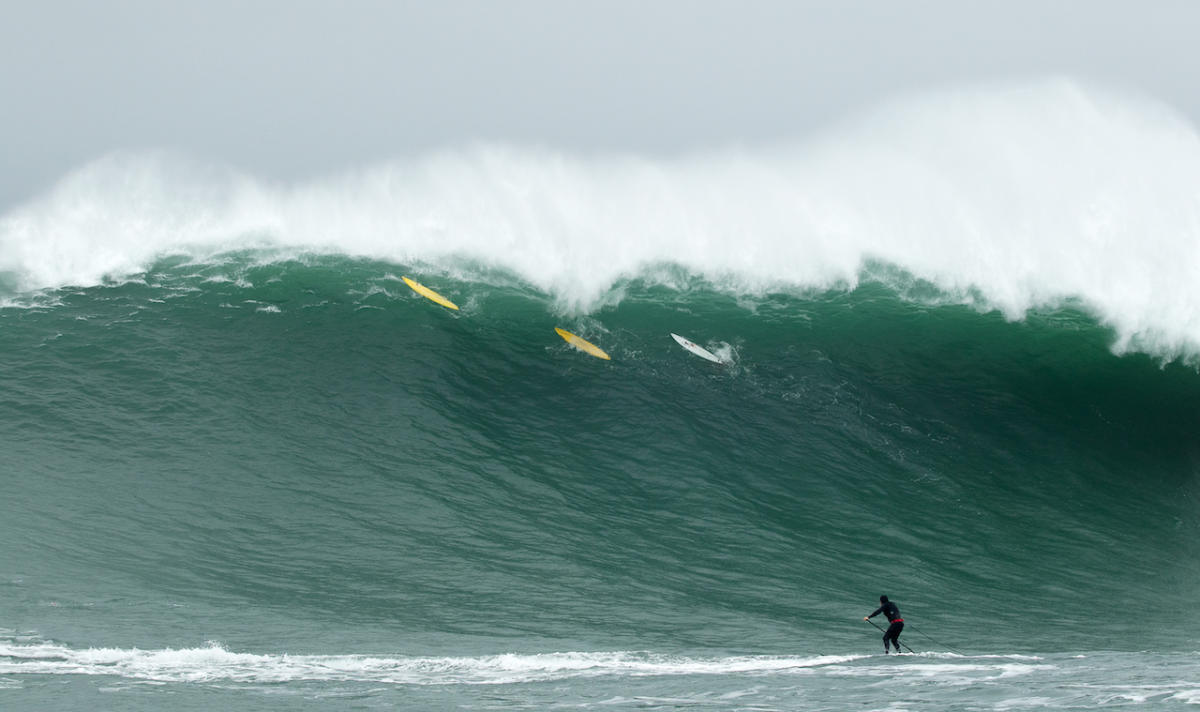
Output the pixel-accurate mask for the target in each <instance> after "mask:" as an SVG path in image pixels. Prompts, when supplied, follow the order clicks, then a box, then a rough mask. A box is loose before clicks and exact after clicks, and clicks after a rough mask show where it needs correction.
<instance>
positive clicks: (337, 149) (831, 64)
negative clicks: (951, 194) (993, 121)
mask: <svg viewBox="0 0 1200 712" xmlns="http://www.w3.org/2000/svg"><path fill="white" fill-rule="evenodd" d="M1198 34H1200V2H1192V1H1190V0H1160V1H1158V2H1154V1H1147V0H1142V1H1138V2H1095V1H1093V2H1085V1H1083V0H1078V1H1075V2H1055V1H1053V0H1038V1H1036V2H1014V1H1012V0H1005V1H1003V2H980V1H974V0H945V1H942V0H927V1H917V0H909V1H903V0H896V1H883V0H879V1H876V2H863V1H861V0H854V1H847V0H837V1H831V2H801V1H799V0H790V1H780V2H776V1H761V2H752V1H751V0H732V1H724V0H721V1H716V0H660V1H658V2H655V1H653V0H636V1H625V0H604V1H603V2H599V1H591V0H587V1H584V0H579V1H576V0H546V1H542V0H526V1H514V0H483V1H480V2H464V1H460V0H453V1H451V0H429V1H427V2H400V1H392V2H366V1H357V2H354V1H339V2H333V1H330V2H312V1H306V0H286V1H283V0H281V1H278V2H276V1H266V0H262V1H254V0H239V1H229V0H204V1H200V0H196V1H195V2H190V3H189V2H169V1H162V0H145V1H143V0H136V1H134V0H128V1H106V0H88V1H85V2H60V1H55V0H8V2H5V3H4V6H3V12H2V13H0V158H2V167H0V210H3V209H5V208H7V207H11V206H12V205H13V204H15V203H19V202H21V201H23V200H26V199H28V198H29V197H30V196H31V195H34V194H36V193H38V192H40V191H42V190H44V189H45V188H46V187H47V186H48V185H49V184H50V183H51V182H52V181H53V180H55V179H57V178H59V177H61V176H62V175H63V174H64V173H65V172H66V171H68V170H69V169H71V168H72V167H75V166H78V165H80V164H81V163H83V162H85V161H88V160H90V159H93V158H96V157H98V156H100V155H102V154H104V153H106V152H108V151H111V150H113V149H137V148H173V149H179V150H182V151H185V152H187V153H190V154H194V155H197V156H200V157H203V158H211V159H216V160H219V161H222V162H227V163H230V164H233V165H235V166H239V167H241V168H244V169H246V170H249V171H251V172H253V173H255V174H258V175H262V176H264V177H267V178H272V179H283V180H292V179H302V178H304V177H308V176H312V175H317V174H320V173H323V172H328V171H331V170H340V169H344V168H347V167H352V166H356V165H364V164H368V163H372V162H376V161H381V160H386V159H389V158H395V157H403V156H407V155H413V154H417V153H422V152H426V151H429V150H432V149H438V148H445V147H453V146H458V145H463V144H467V143H470V142H472V141H475V140H481V139H482V140H495V141H505V142H510V143H517V144H531V143H532V144H539V145H547V146H551V147H556V148H562V149H566V150H570V151H581V152H585V151H593V150H614V149H615V150H621V151H634V152H640V153H651V154H656V153H676V152H680V151H688V150H693V149H699V148H705V147H714V146H723V145H728V144H730V143H762V142H770V141H775V140H779V139H788V138H796V137H800V136H803V135H804V134H805V132H807V131H812V130H813V129H814V128H815V127H819V126H822V125H825V124H828V123H829V122H832V121H836V120H837V119H838V118H839V117H841V116H844V115H846V114H847V113H849V112H852V111H854V110H856V109H858V108H861V107H863V106H865V105H870V104H872V103H874V102H877V101H879V100H881V99H883V98H886V97H889V96H892V95H895V94H898V93H902V92H904V91H908V90H911V89H918V88H926V87H939V86H945V85H947V84H951V85H953V84H960V83H971V82H978V81H986V80H988V79H995V78H1014V77H1015V78H1021V77H1044V76H1046V75H1062V74H1065V75H1071V76H1078V77H1081V78H1085V79H1089V80H1092V81H1100V82H1105V83H1109V84H1113V85H1116V86H1118V87H1123V88H1127V89H1134V90H1137V91H1141V92H1144V93H1146V94H1149V95H1151V96H1154V97H1157V98H1159V99H1162V100H1164V101H1166V102H1167V103H1169V104H1171V105H1173V106H1175V107H1176V108H1177V109H1179V110H1180V111H1182V112H1183V113H1184V114H1185V115H1187V116H1188V117H1189V118H1190V119H1191V120H1192V121H1193V122H1194V123H1200V122H1197V117H1200V90H1198V89H1197V87H1200V50H1198V49H1197V46H1200V45H1198V40H1197V36H1198Z"/></svg>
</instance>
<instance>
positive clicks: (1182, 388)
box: [0, 80, 1200, 711]
mask: <svg viewBox="0 0 1200 712" xmlns="http://www.w3.org/2000/svg"><path fill="white" fill-rule="evenodd" d="M404 276H408V277H411V278H414V279H416V280H418V281H420V282H422V283H423V284H425V285H427V286H429V287H430V288H432V289H435V290H437V291H438V292H439V293H441V294H443V295H444V296H446V297H447V298H449V299H450V300H452V301H454V302H455V303H457V304H458V305H459V306H460V307H461V309H460V310H459V311H451V310H448V309H445V308H443V307H440V306H438V305H436V304H434V303H433V302H431V301H429V300H427V299H424V298H423V297H421V296H419V295H417V294H416V293H415V292H413V291H412V290H411V289H409V288H408V287H407V286H406V285H405V284H404V282H403V281H401V277H404ZM1198 277H1200V137H1198V134H1197V132H1196V130H1195V129H1194V127H1192V126H1190V125H1189V124H1187V122H1185V121H1183V120H1182V119H1179V118H1178V117H1176V116H1175V115H1174V114H1173V113H1172V112H1171V111H1170V110H1169V109H1166V108H1164V107H1161V106H1158V105H1156V104H1154V103H1153V102H1150V101H1147V100H1143V99H1138V98H1131V97H1127V96H1123V95H1119V94H1114V93H1110V92H1107V91H1104V90H1100V89H1096V88H1092V87H1085V86H1081V85H1079V84H1076V83H1073V82H1069V81H1065V80H1055V81H1048V82H1042V83H1033V84H1023V85H1008V86H999V87H989V88H984V89H979V90H974V91H955V92H941V93H934V94H930V95H925V96H919V97H913V98H910V99H907V100H903V101H899V102H897V103H894V104H889V105H886V106H884V107H881V108H880V109H879V110H878V111H876V112H874V113H872V114H869V115H865V116H862V117H858V118H856V119H854V120H850V121H847V122H846V123H845V124H844V125H841V126H837V127H831V128H830V130H829V131H828V133H826V134H822V135H820V136H813V137H806V138H804V139H802V140H798V141H797V142H796V143H795V144H794V145H789V146H780V147H771V148H764V147H746V148H736V149H734V148H730V149H722V150H719V151H713V152H710V153H706V154H695V155H690V156H682V157H673V158H672V157H666V158H664V157H648V156H629V155H627V156H616V155H614V156H573V155H569V154H562V153H557V152H555V151H552V150H550V149H537V148H521V147H503V146H476V147H468V148H464V149H461V150H456V151H447V152H444V153H440V154H436V155H429V156H423V157H414V158H410V159H403V160H401V159H397V160H395V161H391V162H385V163H380V164H378V165H375V166H370V167H365V168H363V169H361V170H353V171H348V172H347V173H345V174H341V175H335V176H326V177H321V178H315V179H312V180H311V181H309V182H305V183H296V184H288V185H281V184H275V183H272V182H270V181H266V180H263V179H259V178H256V177H254V176H252V175H249V174H247V173H245V172H242V171H239V170H237V169H235V168H229V167H214V166H211V165H205V164H202V163H201V162H199V161H197V160H196V159H193V158H187V157H181V156H177V155H172V154H168V153H133V154H128V153H125V154H113V155H111V156H107V157H102V158H100V159H98V160H97V161H96V162H94V163H91V164H88V165H86V166H81V167H80V168H79V170H77V171H75V172H73V173H71V174H70V175H68V176H64V178H63V180H62V181H61V182H60V183H58V184H57V185H55V186H53V187H51V188H49V189H48V190H47V191H46V193H45V194H44V195H43V196H41V197H40V198H38V199H37V200H35V201H32V202H30V203H28V204H23V205H17V206H12V207H10V208H8V209H7V210H6V211H5V212H3V213H0V487H2V490H0V491H2V494H3V499H2V501H3V505H2V508H0V708H3V709H13V710H96V709H104V710H161V709H173V710H185V711H186V710H211V709H229V710H308V709H312V710H325V709H331V710H332V709H337V710H374V709H431V710H439V709H446V710H452V709H472V710H481V709H487V710H518V709H520V710H529V709H534V710H541V709H559V708H562V709H593V710H626V709H629V710H633V709H638V710H643V709H645V710H676V709H712V710H845V709H862V710H892V711H901V710H913V711H916V710H921V711H928V710H934V711H937V710H947V711H948V710H1034V709H1037V710H1042V709H1046V710H1064V709H1068V710H1069V709H1079V710H1082V709H1096V708H1110V707H1111V708H1147V709H1156V710H1157V709H1185V708H1192V707H1194V706H1195V705H1198V704H1200V640H1198V638H1200V623H1198V622H1197V617H1196V612H1195V603H1196V595H1197V592H1198V591H1200V373H1198V371H1197V367H1198V364H1200V279H1198ZM555 327H560V328H564V329H567V330H570V331H572V332H574V333H577V334H579V335H580V336H582V337H584V338H586V339H588V340H589V341H592V342H593V343H595V344H596V345H598V346H600V347H601V348H603V349H604V350H605V351H607V352H608V353H609V354H610V355H611V356H612V360H611V361H602V360H599V359H595V358H592V357H590V356H588V355H587V354H584V353H582V352H580V351H577V350H575V349H573V348H572V347H571V346H570V345H568V344H567V343H565V342H564V341H563V340H562V339H560V338H559V337H558V335H557V334H556V333H555V331H554V329H555ZM671 333H677V334H681V335H683V336H686V337H688V338H690V339H691V340H693V341H695V342H697V343H699V344H700V345H701V346H704V347H705V348H707V349H709V350H710V351H712V352H713V353H715V354H717V355H718V356H720V357H722V358H723V359H724V363H722V364H713V363H710V362H707V361H704V360H702V359H699V358H696V357H695V356H693V355H691V354H689V353H687V352H686V351H684V350H682V349H681V348H679V346H678V345H676V343H675V342H674V341H673V340H672V339H671V337H670V334H671ZM881 594H886V595H888V596H890V597H891V598H892V599H893V600H894V601H896V602H897V603H898V604H899V606H900V609H901V611H902V613H903V615H904V618H905V621H906V624H907V627H906V629H905V632H904V634H903V636H902V638H901V640H902V642H904V643H905V644H906V645H907V646H908V648H909V650H910V652H909V653H908V654H905V655H901V656H884V655H883V650H882V645H881V643H880V632H879V631H878V630H877V629H876V628H875V627H873V626H872V625H871V624H869V623H867V622H864V621H863V620H862V618H863V616H864V615H866V614H867V613H870V612H871V611H873V610H874V609H875V607H876V606H877V605H878V604H877V601H878V597H879V595H881ZM876 620H877V619H876Z"/></svg>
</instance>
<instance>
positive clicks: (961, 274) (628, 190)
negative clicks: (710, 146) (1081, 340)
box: [0, 80, 1200, 357]
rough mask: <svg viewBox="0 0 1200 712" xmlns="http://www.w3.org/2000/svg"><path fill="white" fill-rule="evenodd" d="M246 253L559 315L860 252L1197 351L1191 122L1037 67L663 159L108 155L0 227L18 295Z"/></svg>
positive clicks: (1165, 347) (1147, 344) (795, 285)
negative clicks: (494, 295) (550, 301)
mask: <svg viewBox="0 0 1200 712" xmlns="http://www.w3.org/2000/svg"><path fill="white" fill-rule="evenodd" d="M247 249H252V250H261V251H263V253H264V257H265V258H270V259H279V258H282V257H289V256H294V255H296V254H298V253H302V252H317V253H336V254H346V255H352V256H361V257H364V258H373V259H382V260H387V261H393V262H396V263H400V264H404V265H414V264H423V265H426V266H432V267H436V268H441V269H446V270H451V271H457V272H458V274H459V275H460V276H466V277H470V276H471V275H472V274H475V275H478V274H479V272H478V271H471V270H477V268H479V267H483V268H498V269H501V270H505V271H508V272H511V273H513V274H515V275H517V276H518V277H520V278H521V279H522V280H524V281H526V282H527V283H529V284H530V285H532V286H534V287H536V288H537V289H540V290H543V291H545V292H548V293H551V294H553V295H554V297H555V298H556V300H557V303H558V304H559V306H560V308H561V309H563V310H565V311H575V312H586V311H589V310H592V309H595V308H596V307H598V306H599V305H601V304H602V303H604V300H605V299H606V298H609V295H610V290H611V289H612V287H613V285H614V284H615V283H618V282H619V281H620V280H622V279H623V278H630V277H636V276H647V275H649V276H651V277H652V278H654V279H660V280H663V281H667V282H670V281H671V280H672V279H673V277H671V275H673V274H678V273H677V272H673V271H671V270H660V269H658V267H659V266H661V265H662V264H664V263H672V264H677V265H680V266H682V267H683V268H684V270H685V272H686V273H689V274H691V275H694V276H700V277H703V278H706V279H707V280H709V281H710V282H711V283H713V284H716V285H717V286H718V287H720V288H722V289H726V290H728V291H731V292H734V293H743V294H744V293H761V292H763V291H765V290H771V289H807V288H818V289H819V288H828V287H832V286H839V285H842V286H846V287H853V286H854V285H855V284H856V283H857V281H858V280H859V279H860V278H861V277H862V274H863V269H864V265H868V264H872V263H874V262H882V263H887V264H890V265H894V266H896V267H899V268H901V270H903V271H904V272H906V273H907V274H909V275H912V276H914V277H916V278H919V279H923V280H927V281H929V282H931V283H932V284H934V285H935V286H936V287H937V288H938V289H940V290H941V292H942V294H943V297H944V298H948V299H952V300H965V301H971V302H974V303H976V304H978V305H979V306H980V307H982V308H995V309H1000V310H1002V311H1003V312H1004V313H1005V314H1006V315H1007V316H1008V317H1009V318H1020V317H1021V316H1022V315H1023V314H1025V313H1026V312H1027V311H1028V310H1029V309H1031V308H1036V307H1041V306H1046V305H1051V306H1053V305H1056V304H1058V303H1060V302H1062V301H1063V300H1067V299H1072V300H1078V301H1079V302H1080V303H1082V304H1083V305H1085V307H1087V308H1088V309H1090V310H1092V311H1094V312H1095V314H1096V315H1097V316H1098V317H1099V318H1100V319H1101V320H1102V321H1103V322H1105V323H1106V324H1108V325H1111V326H1112V327H1113V328H1114V330H1115V332H1116V334H1117V343H1116V348H1117V350H1124V349H1129V348H1136V349H1142V350H1146V351H1149V352H1151V353H1156V354H1159V355H1162V356H1166V357H1173V356H1177V355H1180V354H1197V353H1200V280H1197V279H1196V275H1197V274H1200V136H1198V135H1197V132H1196V130H1195V128H1194V127H1193V126H1191V125H1190V124H1188V123H1187V122H1186V121H1184V120H1182V119H1181V118H1179V117H1178V116H1177V115H1175V114H1174V113H1173V112H1171V111H1170V110H1169V109H1167V108H1166V107H1163V106H1161V105H1159V104H1156V103H1154V102H1152V101H1149V100H1146V99H1140V98H1135V97H1129V96H1125V95H1122V94H1119V93H1115V92H1111V91H1107V90H1104V89H1099V88H1095V87H1087V86H1083V85H1081V84H1079V83H1076V82H1072V81H1069V80H1047V81H1041V82H1031V83H1024V84H1009V85H999V86H990V87H985V88H980V89H974V90H957V91H944V92H940V93H931V94H925V95H920V96H916V97H910V98H908V99H905V100H902V101H897V102H895V103H892V104H888V105H886V106H884V107H881V108H880V109H878V110H877V111H876V112H874V113H872V114H870V115H868V116H865V117H862V118H859V119H856V120H854V121H851V122H847V123H846V124H844V125H842V126H840V127H836V128H835V129H833V130H831V131H829V132H827V133H825V134H823V135H820V136H813V137H810V138H808V139H807V140H804V141H802V142H798V143H795V144H792V145H789V146H785V147H779V146H776V147H769V148H766V147H764V148H758V149H745V150H732V149H731V150H726V151H714V152H709V153H704V154H695V155H692V156H688V157H684V158H679V159H674V160H651V159H647V158H640V157H636V156H601V157H588V158H583V157H572V156H568V155H564V154H560V153H556V152H553V151H548V150H533V149H518V148H511V147H502V146H481V147H475V148H472V149H467V150H462V151H451V152H444V153H440V154H436V155H430V156H427V157H425V158H422V159H417V160H411V161H397V162H392V163H386V164H382V165H378V166H375V167H372V168H367V169H364V170H361V171H357V172H354V173H349V174H345V175H340V176H332V177H328V178H325V179H322V180H317V181H314V182H310V183H307V184H303V185H290V186H280V185H272V184H269V183H265V182H263V181H259V180H255V179H254V178H252V177H249V176H245V175H242V174H239V173H236V172H234V171H229V170H222V169H213V168H208V167H203V166H198V165H196V164H194V163H191V162H188V161H186V160H183V159H180V158H178V157H172V156H169V155H161V154H155V155H116V156H110V157H107V158H105V159H102V160H100V161H98V162H96V163H93V164H91V165H88V166H85V167H83V168H81V169H80V170H78V171H76V172H75V173H73V174H72V175H70V176H68V177H67V178H65V179H64V180H63V181H62V182H61V183H60V184H59V185H58V186H57V187H56V188H55V189H54V190H52V191H51V192H50V193H49V194H48V195H46V196H45V197H43V198H42V199H40V200H38V201H36V202H34V203H31V204H29V205H26V206H22V207H20V208H18V209H16V210H13V211H11V212H9V213H8V214H6V215H5V216H3V218H2V219H0V274H4V275H7V276H6V278H5V280H4V281H5V282H7V283H9V284H11V285H13V288H14V289H16V290H18V291H20V290H26V291H28V290H36V289H43V288H48V287H49V288H53V287H60V286H64V285H91V284H96V283H98V282H100V281H101V280H103V279H104V278H106V277H111V276H120V275H126V274H131V273H136V272H138V271H139V270H143V269H145V268H146V267H147V266H149V265H150V264H152V263H153V261H154V260H155V259H156V258H158V257H160V256H162V255H164V254H172V253H183V254H187V255H190V256H192V257H193V258H195V259H199V260H212V259H220V257H219V255H220V254H221V253H222V252H225V251H230V250H247ZM463 269H467V271H466V272H463V271H462V270H463Z"/></svg>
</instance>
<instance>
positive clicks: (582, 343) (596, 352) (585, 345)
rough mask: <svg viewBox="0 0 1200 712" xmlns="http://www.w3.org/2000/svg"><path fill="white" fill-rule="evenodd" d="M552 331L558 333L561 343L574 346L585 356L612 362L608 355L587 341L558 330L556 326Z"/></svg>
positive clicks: (564, 330) (563, 330)
mask: <svg viewBox="0 0 1200 712" xmlns="http://www.w3.org/2000/svg"><path fill="white" fill-rule="evenodd" d="M554 330H555V331H557V332H558V335H559V336H561V337H563V341H566V342H567V343H568V344H570V345H572V346H574V347H575V348H577V349H579V350H580V351H582V352H584V353H585V354H588V355H589V356H595V357H596V358H602V359H604V360H605V361H611V360H612V358H611V357H610V356H609V355H608V354H606V353H604V349H602V348H600V347H599V346H597V345H595V344H593V343H592V342H590V341H588V340H587V339H581V338H579V337H578V336H576V335H574V334H572V333H571V332H569V331H567V330H566V329H560V328H558V327H557V326H556V327H554Z"/></svg>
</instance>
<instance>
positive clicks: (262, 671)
mask: <svg viewBox="0 0 1200 712" xmlns="http://www.w3.org/2000/svg"><path fill="white" fill-rule="evenodd" d="M861 657H863V656H834V655H826V656H811V657H784V656H765V655H763V656H741V657H728V658H688V657H679V656H670V655H659V654H652V653H637V652H593V653H585V652H572V653H546V654H532V655H517V654H504V655H491V656H481V657H436V658H435V657H377V656H367V655H256V654H251V653H234V652H230V651H228V650H226V649H224V648H222V647H221V646H219V645H215V644H213V645H210V646H208V647H204V648H190V649H181V650H171V649H168V650H137V649H115V648H100V649H95V648H93V649H87V650H73V649H70V648H66V647H63V646H59V645H54V644H50V643H46V644H36V645H16V644H0V675H5V674H62V675H116V676H119V677H125V678H132V679H140V680H154V681H160V682H217V681H225V682H244V683H279V682H296V681H338V682H378V683H392V684H409V685H448V684H507V683H523V682H540V681H546V680H562V679H567V678H575V677H597V676H606V675H607V676H613V675H615V676H627V675H637V676H644V675H721V674H744V673H763V672H774V671H780V670H788V669H794V668H810V667H820V666H826V665H836V664H840V663H846V662H850V661H853V660H857V659H860V658H861Z"/></svg>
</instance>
